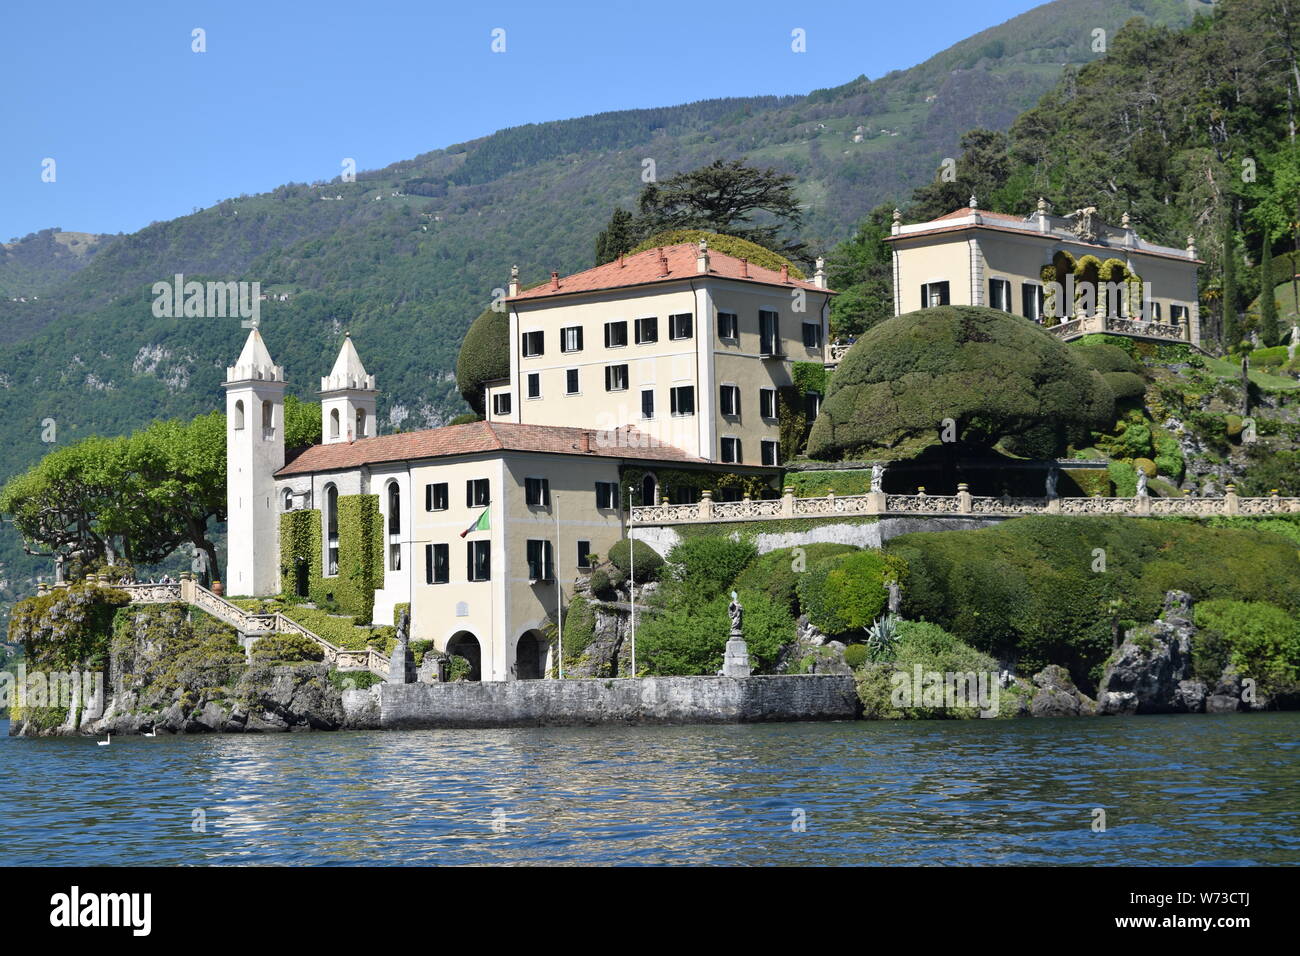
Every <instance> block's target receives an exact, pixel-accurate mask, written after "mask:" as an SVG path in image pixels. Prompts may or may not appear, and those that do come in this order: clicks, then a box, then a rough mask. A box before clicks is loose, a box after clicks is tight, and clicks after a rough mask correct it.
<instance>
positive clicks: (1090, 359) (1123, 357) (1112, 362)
mask: <svg viewBox="0 0 1300 956" xmlns="http://www.w3.org/2000/svg"><path fill="white" fill-rule="evenodd" d="M1071 348H1072V349H1074V353H1075V354H1076V355H1079V356H1081V357H1082V358H1083V360H1084V361H1085V362H1087V363H1088V364H1089V365H1091V366H1092V367H1093V368H1095V369H1096V370H1097V371H1098V372H1132V373H1134V374H1139V373H1140V372H1141V371H1142V363H1141V362H1139V361H1138V360H1137V359H1135V358H1134V357H1133V356H1131V355H1129V354H1128V353H1127V352H1125V351H1124V350H1123V349H1122V348H1120V347H1119V346H1117V345H1107V344H1105V343H1104V342H1097V343H1095V344H1092V345H1072V346H1071Z"/></svg>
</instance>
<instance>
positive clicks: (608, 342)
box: [605, 322, 627, 349]
mask: <svg viewBox="0 0 1300 956" xmlns="http://www.w3.org/2000/svg"><path fill="white" fill-rule="evenodd" d="M625 345H627V323H626V322H606V323H605V348H607V349H621V348H622V347H623V346H625Z"/></svg>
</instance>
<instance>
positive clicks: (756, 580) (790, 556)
mask: <svg viewBox="0 0 1300 956" xmlns="http://www.w3.org/2000/svg"><path fill="white" fill-rule="evenodd" d="M856 550H857V548H855V547H854V546H853V545H851V544H834V543H831V542H819V543H816V544H805V545H800V546H798V547H793V548H779V549H777V550H776V551H769V552H768V553H767V554H760V555H759V556H758V557H756V558H754V560H753V561H751V562H750V563H749V566H748V567H746V568H745V570H743V571H741V572H740V575H739V576H738V577H737V578H736V587H737V589H740V590H746V591H762V592H763V593H764V594H766V595H767V596H768V597H770V598H771V599H772V600H773V601H775V602H776V603H777V604H781V605H784V606H785V607H788V608H789V609H790V613H791V614H797V613H798V610H799V595H798V593H797V590H796V589H797V587H798V584H799V579H800V578H801V577H803V575H804V574H805V573H806V572H807V570H808V569H809V568H811V567H812V566H813V565H814V564H817V563H818V562H819V561H822V560H825V559H826V558H830V557H834V556H835V555H837V554H847V553H848V552H850V551H856Z"/></svg>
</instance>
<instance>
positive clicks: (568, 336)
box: [560, 325, 582, 352]
mask: <svg viewBox="0 0 1300 956" xmlns="http://www.w3.org/2000/svg"><path fill="white" fill-rule="evenodd" d="M560 351H561V352H581V351H582V326H580V325H570V326H569V327H568V328H563V329H560Z"/></svg>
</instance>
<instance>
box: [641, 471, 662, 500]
mask: <svg viewBox="0 0 1300 956" xmlns="http://www.w3.org/2000/svg"><path fill="white" fill-rule="evenodd" d="M657 490H658V489H657V487H656V482H655V476H654V475H650V474H647V475H646V476H645V477H644V478H642V479H641V501H640V502H639V504H643V505H655V504H658V503H659V500H658V499H657V498H656V497H655V492H656V491H657Z"/></svg>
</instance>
